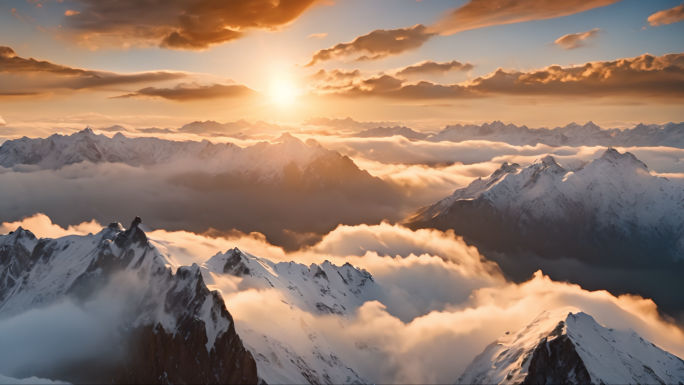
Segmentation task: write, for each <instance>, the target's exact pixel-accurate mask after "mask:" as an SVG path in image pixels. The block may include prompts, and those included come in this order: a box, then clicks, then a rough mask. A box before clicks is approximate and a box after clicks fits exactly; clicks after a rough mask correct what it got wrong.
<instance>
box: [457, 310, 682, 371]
mask: <svg viewBox="0 0 684 385" xmlns="http://www.w3.org/2000/svg"><path fill="white" fill-rule="evenodd" d="M682 382H684V361H682V360H681V359H679V358H678V357H676V356H674V355H672V354H670V353H668V352H666V351H663V350H662V349H660V348H658V347H657V346H655V345H653V344H652V343H650V342H648V341H645V340H644V339H643V338H641V337H640V336H639V335H638V334H637V333H635V332H634V331H619V330H615V329H611V328H606V327H604V326H602V325H600V324H599V323H597V322H596V321H595V320H594V318H592V317H591V316H590V315H588V314H585V313H582V312H578V311H577V310H576V309H573V308H564V309H560V310H557V311H554V312H547V311H546V312H543V313H542V314H540V315H539V316H538V317H537V318H536V319H535V320H534V321H532V322H531V323H530V324H529V325H527V326H526V327H524V328H523V329H522V330H520V331H518V332H517V333H509V332H507V333H506V334H505V335H503V336H502V337H501V338H499V339H498V340H496V341H495V342H493V343H492V344H490V345H489V346H487V347H486V348H485V350H484V351H483V352H482V353H481V354H480V355H478V356H477V357H476V358H475V359H474V360H473V362H472V363H471V364H470V365H468V367H467V368H466V370H465V372H464V373H463V375H462V376H461V377H460V378H459V379H458V381H457V384H515V383H522V384H527V383H566V384H585V383H593V384H600V383H604V384H678V383H682Z"/></svg>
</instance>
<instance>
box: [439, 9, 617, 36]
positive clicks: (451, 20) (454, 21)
mask: <svg viewBox="0 0 684 385" xmlns="http://www.w3.org/2000/svg"><path fill="white" fill-rule="evenodd" d="M618 1H620V0H565V1H556V0H530V1H518V0H471V1H470V2H468V4H466V5H464V6H462V7H460V8H458V9H455V10H453V11H451V12H450V13H449V14H448V15H447V16H446V17H445V18H443V19H442V20H441V21H440V22H438V23H437V24H436V25H435V26H434V28H435V29H436V30H438V31H439V32H440V33H441V34H442V35H451V34H454V33H457V32H461V31H466V30H469V29H476V28H483V27H490V26H493V25H502V24H512V23H520V22H525V21H531V20H544V19H553V18H556V17H562V16H568V15H573V14H576V13H580V12H584V11H588V10H590V9H594V8H599V7H604V6H606V5H610V4H613V3H616V2H618Z"/></svg>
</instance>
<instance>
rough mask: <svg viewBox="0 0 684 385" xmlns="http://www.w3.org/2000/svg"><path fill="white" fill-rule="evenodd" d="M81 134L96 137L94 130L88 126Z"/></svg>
mask: <svg viewBox="0 0 684 385" xmlns="http://www.w3.org/2000/svg"><path fill="white" fill-rule="evenodd" d="M79 134H86V135H95V133H94V132H93V129H92V128H90V126H87V127H86V128H84V129H83V130H81V131H80V132H79Z"/></svg>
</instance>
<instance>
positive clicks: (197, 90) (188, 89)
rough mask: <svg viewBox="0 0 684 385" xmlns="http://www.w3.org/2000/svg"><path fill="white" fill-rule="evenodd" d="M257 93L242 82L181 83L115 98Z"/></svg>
mask: <svg viewBox="0 0 684 385" xmlns="http://www.w3.org/2000/svg"><path fill="white" fill-rule="evenodd" d="M256 94H258V92H257V91H254V90H253V89H251V88H249V87H247V86H243V85H241V84H231V85H223V84H212V85H209V86H202V85H198V84H185V83H181V84H179V85H177V86H176V87H174V88H155V87H147V88H143V89H141V90H139V91H137V92H134V93H130V94H126V95H121V96H116V97H114V98H113V99H125V98H155V97H157V98H163V99H168V100H173V101H177V102H185V101H191V100H205V99H219V98H237V97H240V98H244V97H249V96H253V95H256Z"/></svg>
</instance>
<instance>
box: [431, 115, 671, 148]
mask: <svg viewBox="0 0 684 385" xmlns="http://www.w3.org/2000/svg"><path fill="white" fill-rule="evenodd" d="M428 140H429V141H433V142H441V141H450V142H462V141H466V140H488V141H493V142H504V143H508V144H513V145H517V146H521V145H536V144H539V143H541V144H546V145H549V146H624V147H629V146H666V147H677V148H684V123H667V124H665V125H657V124H650V125H645V124H639V125H637V126H636V127H634V128H631V129H625V130H619V129H616V128H612V129H603V128H601V127H599V126H597V125H596V124H594V123H593V122H588V123H586V124H584V125H579V124H577V123H570V124H568V125H566V126H564V127H556V128H553V129H548V128H537V129H530V128H528V127H527V126H520V127H518V126H516V125H514V124H503V123H502V122H500V121H495V122H492V123H484V124H482V125H480V126H478V125H474V124H467V125H461V124H457V125H454V126H447V127H446V128H445V129H444V130H442V131H440V132H439V133H438V134H436V135H433V136H431V137H430V138H428Z"/></svg>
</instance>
